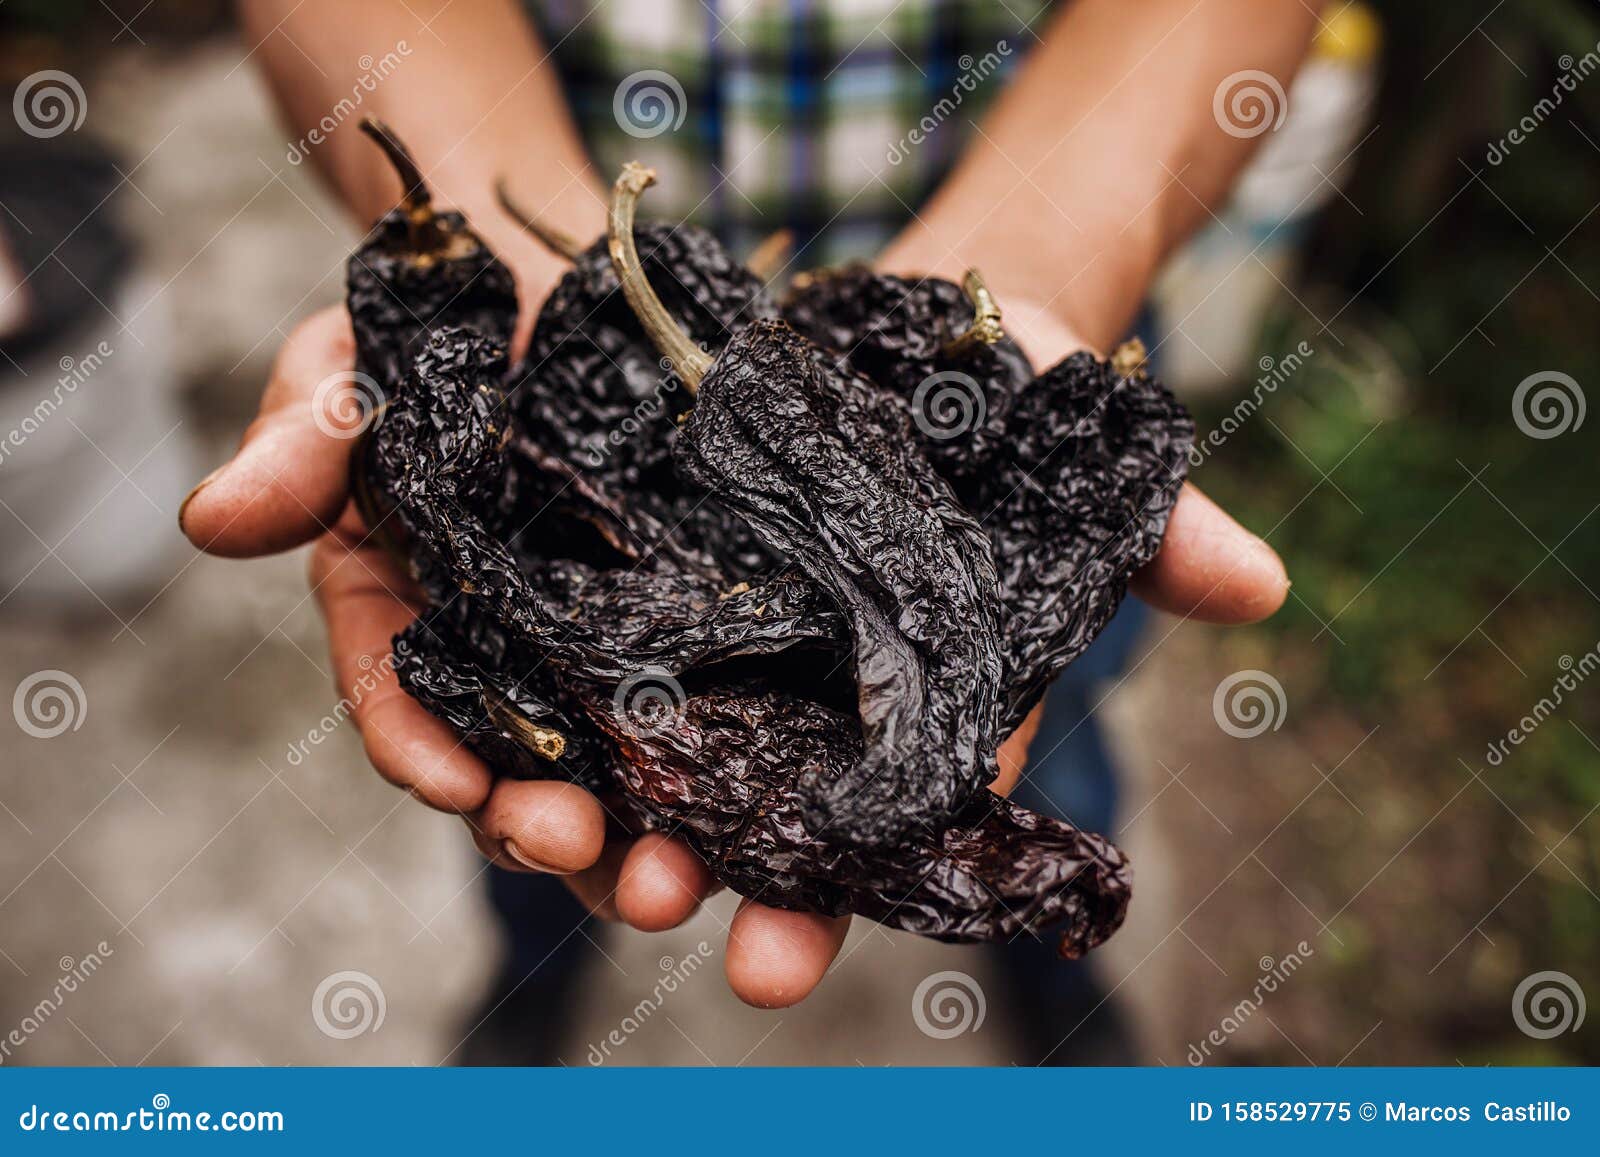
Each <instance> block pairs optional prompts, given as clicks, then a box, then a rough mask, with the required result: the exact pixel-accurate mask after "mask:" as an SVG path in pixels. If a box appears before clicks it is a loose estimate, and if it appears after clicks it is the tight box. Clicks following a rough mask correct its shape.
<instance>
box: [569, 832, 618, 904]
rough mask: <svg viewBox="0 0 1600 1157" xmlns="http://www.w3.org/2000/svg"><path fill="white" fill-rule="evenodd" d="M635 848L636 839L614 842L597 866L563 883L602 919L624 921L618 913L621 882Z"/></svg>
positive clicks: (576, 873) (602, 855) (575, 874)
mask: <svg viewBox="0 0 1600 1157" xmlns="http://www.w3.org/2000/svg"><path fill="white" fill-rule="evenodd" d="M632 846H633V841H632V840H612V841H611V842H610V843H608V844H606V846H605V849H604V850H603V851H602V852H601V853H600V858H599V859H598V860H596V861H595V863H594V866H593V867H591V868H585V869H584V870H583V871H581V872H575V873H574V874H572V875H570V876H567V877H566V878H565V879H564V880H563V881H562V882H563V883H564V884H566V886H567V888H568V889H569V890H570V891H571V892H572V894H573V895H574V896H576V897H577V898H578V902H579V903H580V904H582V905H583V906H584V907H585V908H587V909H589V911H590V912H593V913H594V914H595V915H596V916H598V917H600V919H602V920H617V919H620V918H621V917H620V915H619V914H618V912H617V881H618V879H619V878H620V877H621V875H622V864H623V862H624V861H625V860H626V859H627V856H628V850H629V849H630V848H631V847H632Z"/></svg>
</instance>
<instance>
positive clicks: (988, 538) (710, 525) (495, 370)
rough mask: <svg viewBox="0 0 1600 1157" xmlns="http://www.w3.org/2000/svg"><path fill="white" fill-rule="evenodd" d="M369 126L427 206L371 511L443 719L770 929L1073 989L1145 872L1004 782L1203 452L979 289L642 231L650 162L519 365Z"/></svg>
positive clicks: (1159, 410) (392, 146) (489, 307)
mask: <svg viewBox="0 0 1600 1157" xmlns="http://www.w3.org/2000/svg"><path fill="white" fill-rule="evenodd" d="M368 131H369V132H370V133H371V134H372V135H373V136H374V137H375V138H376V139H378V140H379V142H380V143H381V144H382V145H383V146H384V148H385V150H386V152H388V153H389V155H390V156H391V158H392V159H393V160H394V161H395V164H396V167H397V169H398V171H399V172H400V175H401V177H402V180H403V182H404V184H405V187H406V195H405V199H404V201H403V202H402V204H401V205H400V206H399V207H398V208H397V209H395V210H393V211H392V212H390V213H389V214H388V215H386V216H385V217H384V218H383V219H382V220H381V221H379V222H378V224H377V226H376V227H375V228H374V230H373V231H372V233H371V234H370V235H369V236H368V238H367V239H366V241H365V242H364V243H363V245H362V246H361V248H360V249H359V250H358V251H357V253H356V254H355V256H354V257H353V258H352V260H351V265H350V310H351V315H352V319H353V322H354V324H355V328H356V334H357V350H358V366H357V369H358V371H359V372H360V374H362V375H365V376H366V380H367V381H369V382H370V383H371V385H370V387H369V388H370V389H372V390H374V391H375V392H376V393H377V394H378V395H379V396H378V397H377V398H375V399H373V401H374V402H375V403H376V412H377V415H378V416H377V419H376V421H375V422H374V424H373V426H372V427H371V429H370V430H369V431H368V433H367V435H366V437H365V439H364V441H363V444H362V447H361V452H360V453H359V454H358V455H357V462H356V466H355V469H356V472H357V476H356V480H355V481H356V486H355V490H356V493H357V496H358V501H359V502H360V504H361V506H362V509H363V513H364V514H365V515H366V517H367V518H368V520H369V522H371V523H373V524H374V526H375V533H378V534H380V535H381V538H382V541H384V542H385V543H386V544H389V545H391V547H392V548H393V549H395V550H396V551H397V552H399V553H401V554H402V555H403V558H404V561H405V562H406V564H407V565H408V567H409V568H410V570H411V572H412V573H413V574H414V575H415V577H416V578H417V580H418V581H419V583H420V584H421V586H422V587H423V589H424V590H425V592H426V594H427V596H428V599H429V604H430V606H429V609H428V611H427V612H426V613H424V614H423V615H422V616H421V617H420V618H419V619H418V620H417V621H416V622H415V623H413V624H412V625H411V626H410V627H409V628H407V630H406V631H405V632H403V633H402V634H401V635H400V636H399V637H398V638H397V639H396V642H395V646H396V655H397V659H398V665H397V669H398V673H399V677H400V680H401V683H402V685H403V686H404V687H405V688H406V690H407V691H409V692H410V693H411V694H412V695H413V696H415V697H416V698H417V699H418V700H419V701H420V702H421V703H422V704H423V705H424V706H426V707H427V708H428V709H429V710H430V711H432V712H433V713H435V714H436V715H438V716H440V717H442V718H444V719H446V720H447V721H449V722H450V723H451V724H452V725H453V726H455V727H456V728H457V729H458V730H459V731H460V732H461V734H462V735H463V737H464V738H465V740H466V742H467V743H468V744H469V745H470V746H471V747H472V748H473V749H474V750H475V751H477V752H479V753H480V754H481V755H482V756H483V757H484V758H485V759H486V760H487V761H488V762H489V763H490V765H491V766H493V767H495V768H496V769H497V770H499V771H500V772H502V773H503V774H507V775H515V776H521V777H538V778H561V779H568V780H571V781H574V782H577V783H580V784H582V785H583V786H585V787H587V788H589V789H590V790H592V791H594V792H595V793H596V794H597V795H599V796H600V797H601V799H602V800H603V801H604V802H605V803H606V804H607V806H608V808H609V810H610V811H611V814H612V815H613V817H615V820H616V823H617V826H618V827H619V829H626V830H627V831H629V832H639V831H644V830H659V831H665V832H668V833H671V834H673V835H675V836H677V837H678V838H680V839H682V840H684V841H686V842H687V843H688V844H689V846H690V847H692V848H693V849H694V850H695V851H696V853H698V854H699V855H700V856H701V857H702V858H703V859H704V860H705V862H706V864H707V865H708V866H709V868H710V870H711V871H712V873H713V874H714V875H715V876H716V877H717V879H719V880H720V881H721V882H723V883H724V884H726V885H728V886H729V887H731V888H733V889H734V890H735V891H737V892H739V893H741V894H743V895H745V896H750V897H753V898H756V899H759V900H760V901H761V902H763V903H766V904H771V905H776V906H779V907H788V908H799V909H809V910H814V911H819V912H825V913H829V914H834V915H837V914H843V913H849V912H854V913H859V914H861V915H865V916H868V917H871V918H873V919H875V920H878V921H881V922H882V923H884V924H887V925H890V926H892V927H896V928H901V929H905V930H908V931H912V932H917V933H921V934H923V935H927V936H932V937H936V938H939V939H944V940H960V941H970V940H999V939H1009V938H1012V937H1015V936H1017V935H1020V934H1024V933H1026V934H1030V935H1038V934H1041V933H1042V932H1043V931H1044V930H1045V929H1046V928H1047V927H1049V928H1052V929H1054V930H1057V931H1059V935H1060V946H1061V951H1062V953H1063V954H1064V955H1067V956H1076V955H1079V954H1081V953H1082V952H1084V951H1086V950H1088V949H1090V948H1092V947H1094V946H1095V945H1097V944H1099V943H1100V942H1101V941H1103V940H1104V939H1105V938H1106V937H1107V936H1109V935H1110V934H1111V933H1112V932H1113V931H1115V930H1116V928H1117V927H1118V925H1119V924H1120V923H1121V921H1122V918H1123V915H1124V913H1125V911H1126V907H1127V903H1128V898H1129V889H1130V873H1129V869H1128V865H1127V862H1126V860H1125V859H1124V857H1123V856H1122V854H1121V853H1120V852H1119V851H1118V850H1117V849H1116V848H1115V847H1113V846H1112V845H1111V844H1110V843H1108V842H1107V841H1106V840H1104V839H1103V838H1101V837H1100V836H1097V835H1093V834H1090V833H1085V832H1081V831H1078V830H1077V829H1075V828H1073V827H1072V826H1071V825H1069V824H1067V823H1064V822H1062V821H1060V820H1056V819H1052V818H1049V817H1046V816H1043V815H1039V814H1036V813H1033V812H1030V811H1027V810H1026V809H1024V808H1021V807H1018V806H1017V805H1015V804H1012V803H1010V802H1009V801H1007V800H1005V799H1002V798H1001V797H999V796H996V795H994V794H992V793H991V792H990V791H989V790H988V784H989V783H990V782H992V781H993V780H994V778H995V776H996V774H997V771H998V767H997V761H996V751H997V749H998V747H999V745H1000V743H1001V741H1002V740H1003V739H1004V738H1005V737H1006V736H1007V735H1009V734H1010V732H1011V731H1012V730H1013V729H1014V728H1015V727H1016V726H1017V724H1018V723H1020V722H1021V720H1022V719H1023V717H1024V716H1025V715H1026V714H1027V713H1028V711H1029V710H1030V709H1031V708H1032V707H1033V706H1034V705H1035V704H1036V703H1037V702H1038V701H1039V698H1040V696H1041V695H1042V694H1043V692H1044V690H1045V688H1046V687H1047V686H1048V684H1049V683H1050V681H1051V680H1052V679H1053V678H1054V677H1055V676H1056V675H1057V674H1058V673H1059V672H1060V671H1061V669H1062V668H1063V667H1064V666H1066V664H1067V663H1069V662H1071V661H1072V660H1073V659H1074V658H1075V657H1076V656H1077V655H1079V654H1080V653H1081V652H1082V651H1083V649H1084V648H1085V647H1087V646H1088V644H1089V643H1090V641H1092V639H1093V638H1094V637H1095V635H1096V634H1097V633H1098V632H1099V631H1100V629H1101V628H1102V627H1103V626H1104V625H1105V624H1106V622H1107V621H1108V620H1109V619H1110V617H1111V615H1112V613H1113V612H1114V611H1115V609H1116V607H1117V605H1118V603H1119V602H1120V601H1121V599H1122V597H1123V595H1124V593H1125V590H1126V586H1127V581H1128V578H1129V575H1130V574H1131V573H1132V572H1133V571H1134V570H1135V569H1136V568H1138V567H1139V566H1141V565H1142V564H1144V563H1145V562H1147V561H1148V560H1149V559H1151V558H1152V557H1153V556H1154V554H1155V552H1156V550H1157V548H1158V546H1159V544H1160V541H1161V536H1162V533H1163V530H1164V528H1165V525H1166V520H1167V515H1168V513H1169V512H1170V510H1171V508H1172V505H1173V502H1174V501H1175V499H1176V497H1177V492H1178V489H1179V487H1180V485H1181V483H1182V479H1183V474H1184V466H1185V463H1186V460H1187V453H1188V448H1189V444H1190V441H1191V438H1192V433H1193V430H1192V425H1191V423H1190V421H1189V419H1188V417H1187V415H1186V414H1185V413H1184V412H1183V410H1182V408H1181V407H1180V406H1179V405H1178V403H1177V402H1175V401H1174V400H1173V398H1172V397H1171V395H1170V394H1169V393H1168V392H1167V391H1166V390H1165V389H1164V388H1163V387H1162V386H1161V385H1159V383H1157V382H1155V381H1154V380H1153V379H1152V378H1150V377H1149V376H1148V375H1147V374H1146V373H1145V371H1144V370H1143V368H1142V365H1141V364H1139V360H1138V358H1137V357H1130V356H1128V355H1126V354H1125V355H1123V356H1121V357H1119V358H1118V359H1116V364H1115V365H1113V364H1112V363H1111V362H1103V361H1099V360H1097V359H1095V358H1094V357H1092V356H1090V355H1088V354H1077V355H1074V356H1073V357H1070V358H1068V359H1066V360H1065V361H1063V362H1061V363H1060V364H1059V365H1056V366H1054V367H1052V368H1051V369H1049V370H1047V371H1045V372H1044V373H1042V374H1038V375H1035V373H1034V371H1033V369H1032V367H1030V366H1029V365H1028V362H1027V360H1026V358H1025V357H1024V356H1023V355H1022V353H1021V351H1020V350H1018V349H1017V348H1016V346H1015V345H1014V344H1012V343H1011V342H1010V341H1009V340H1007V339H1005V337H1004V335H1003V333H1002V331H1001V328H1000V315H999V311H998V309H997V307H996V306H995V304H994V302H993V299H992V297H991V296H990V295H989V293H988V291H987V290H986V289H985V287H984V286H983V284H982V281H981V279H980V278H978V277H977V276H976V274H972V275H969V277H968V279H967V281H966V283H965V284H964V285H961V286H957V285H955V284H952V283H950V282H946V281H942V280H938V279H931V278H930V279H926V280H923V281H920V282H911V281H906V280H902V279H900V278H895V277H889V276H883V275H878V274H875V273H872V272H870V271H868V270H865V269H854V268H852V269H845V270H839V271H833V272H829V273H823V274H816V275H811V276H808V277H803V278H802V279H800V283H799V284H798V285H797V287H796V288H795V289H794V291H793V292H792V293H791V294H790V295H789V296H788V297H787V299H785V300H782V301H780V300H777V299H776V298H775V297H774V296H773V295H772V294H771V293H770V292H769V291H768V289H767V288H766V287H765V285H764V284H763V279H762V278H761V277H759V276H757V275H756V274H754V273H752V272H751V271H750V270H749V269H747V268H745V267H744V266H741V265H740V264H739V263H738V262H737V261H735V260H734V259H733V258H732V257H730V256H729V254H728V253H727V252H726V251H724V250H723V249H722V247H721V246H720V245H719V244H718V243H717V242H716V240H715V239H714V238H713V237H712V236H711V235H709V234H707V233H705V232H704V231H702V230H699V229H696V228H693V227H690V226H678V227H671V228H669V227H667V226H664V225H660V224H645V225H641V226H639V227H638V228H637V229H636V228H635V225H634V220H633V216H634V205H635V202H636V201H637V199H638V197H639V195H640V193H642V191H643V190H644V188H645V187H646V186H647V185H648V184H649V183H650V181H651V179H652V178H651V175H650V174H649V173H648V171H646V170H643V169H640V168H639V167H637V166H631V165H630V166H628V167H627V168H626V169H625V170H624V173H623V175H622V177H621V178H620V179H619V180H618V182H617V186H616V190H615V193H614V197H613V202H612V211H611V221H610V228H609V230H608V236H607V237H605V238H601V239H600V240H599V241H597V242H595V243H594V244H593V245H590V246H588V247H581V246H579V245H577V244H576V243H574V242H572V241H570V240H569V239H565V238H562V237H560V236H559V235H554V234H551V233H550V232H549V231H543V234H542V235H543V236H544V239H545V240H546V241H547V242H549V243H550V244H552V245H553V246H554V247H555V248H557V249H559V250H560V251H562V252H563V253H565V254H566V255H567V256H568V257H569V258H570V259H571V261H572V269H571V271H570V272H568V273H567V274H566V276H565V277H564V278H563V279H562V281H561V282H560V284H559V285H558V286H557V287H556V289H555V290H554V291H552V293H551V294H550V296H549V297H548V299H547V300H546V301H545V302H544V304H543V307H542V308H541V310H540V313H539V316H538V320H537V323H536V325H535V328H534V333H533V339H532V342H531V345H530V350H529V353H528V355H527V357H526V359H525V360H524V362H523V364H521V365H519V366H517V367H511V366H509V365H508V360H507V352H506V342H507V341H508V338H509V335H510V333H511V330H512V328H513V323H514V321H515V316H516V298H515V294H514V291H513V286H512V281H511V277H510V275H509V272H508V271H507V270H506V268H505V267H504V266H503V265H502V264H501V263H500V262H499V261H498V260H497V259H496V258H495V257H494V255H493V254H492V253H490V252H489V250H488V248H487V246H486V245H485V244H484V243H483V241H482V240H481V239H480V238H479V237H478V236H477V235H476V234H474V233H473V232H472V231H471V230H470V228H469V227H468V226H467V224H466V222H465V221H463V220H462V219H461V217H460V216H459V215H457V214H453V213H444V212H438V211H436V210H435V209H434V208H433V206H432V205H431V203H430V199H429V196H428V192H427V189H426V187H425V185H424V184H423V183H422V181H421V178H420V176H419V175H418V173H417V172H416V168H415V166H414V165H413V164H412V162H411V160H410V158H409V157H408V156H407V154H406V152H405V150H404V148H403V147H402V146H400V145H399V143H398V142H397V141H396V140H395V139H394V138H393V136H392V135H391V134H389V133H388V132H387V130H385V129H383V128H382V127H381V126H378V125H376V124H370V125H369V126H368ZM529 224H533V223H529ZM534 227H535V228H537V226H536V225H535V226H534ZM641 251H642V256H641Z"/></svg>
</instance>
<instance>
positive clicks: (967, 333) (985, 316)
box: [944, 269, 1006, 357]
mask: <svg viewBox="0 0 1600 1157" xmlns="http://www.w3.org/2000/svg"><path fill="white" fill-rule="evenodd" d="M961 292H962V293H964V294H966V295H967V300H968V301H970V302H971V303H972V324H971V325H969V326H967V328H966V329H964V330H962V331H961V333H959V334H957V335H956V336H955V337H954V338H952V339H951V340H950V341H949V342H947V343H946V344H945V347H944V352H945V355H946V356H948V357H962V356H963V355H965V354H968V353H971V352H972V351H973V350H974V349H975V348H977V347H978V346H980V345H994V344H995V343H996V342H997V341H999V340H1000V339H1001V338H1003V337H1005V336H1006V331H1005V330H1004V329H1002V328H1001V326H1000V303H999V302H997V301H995V299H994V294H992V293H990V292H989V287H988V286H987V285H985V284H984V282H983V274H981V273H979V272H978V271H977V270H976V269H969V270H967V272H966V276H964V277H963V278H962V279H961Z"/></svg>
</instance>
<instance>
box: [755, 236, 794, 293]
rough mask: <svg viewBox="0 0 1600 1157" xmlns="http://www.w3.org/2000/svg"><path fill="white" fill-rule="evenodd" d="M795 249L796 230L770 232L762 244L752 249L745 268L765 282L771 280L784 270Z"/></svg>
mask: <svg viewBox="0 0 1600 1157" xmlns="http://www.w3.org/2000/svg"><path fill="white" fill-rule="evenodd" d="M793 251H794V231H793V230H792V229H779V230H778V231H777V232H776V233H771V234H768V235H767V236H766V237H765V238H763V239H762V241H761V244H759V245H757V246H756V247H755V248H754V249H752V250H751V251H750V259H749V260H748V261H746V262H745V263H744V264H745V268H746V269H748V270H749V271H750V272H751V273H754V274H755V275H756V276H757V277H759V278H760V279H761V280H762V281H763V282H769V281H771V280H772V279H773V278H775V277H777V276H778V274H780V273H782V272H783V270H784V267H785V266H787V265H788V264H789V256H790V254H791V253H792V252H793Z"/></svg>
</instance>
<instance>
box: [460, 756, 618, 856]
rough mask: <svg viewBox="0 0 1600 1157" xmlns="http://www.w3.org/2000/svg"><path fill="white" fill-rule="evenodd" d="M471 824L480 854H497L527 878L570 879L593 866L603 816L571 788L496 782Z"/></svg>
mask: <svg viewBox="0 0 1600 1157" xmlns="http://www.w3.org/2000/svg"><path fill="white" fill-rule="evenodd" d="M472 820H473V823H474V825H475V826H476V828H477V832H475V833H474V839H475V840H477V841H478V846H479V848H480V850H483V851H484V852H485V854H489V855H493V854H494V853H503V854H504V855H505V856H507V857H509V858H510V859H511V860H512V861H514V862H515V864H517V865H518V866H520V867H522V868H525V869H527V870H528V871H530V872H547V873H549V874H550V875H554V876H570V875H572V874H573V873H574V872H579V871H581V870H583V869H584V868H588V867H591V866H593V865H594V863H595V862H596V861H597V860H598V859H599V858H600V853H601V851H602V850H604V848H605V840H606V817H605V812H604V811H603V810H602V809H601V807H600V801H599V800H597V799H595V798H594V796H592V795H590V794H589V793H588V792H586V791H584V790H583V788H581V787H578V786H577V785H576V784H571V783H561V782H559V781H557V780H549V779H502V780H500V781H499V782H497V783H496V784H495V785H494V787H493V789H491V791H490V792H489V798H488V800H487V801H485V803H484V805H483V808H482V809H481V810H480V811H478V812H477V814H475V815H474V816H473V817H472ZM491 849H492V850H493V851H492V852H491Z"/></svg>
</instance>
